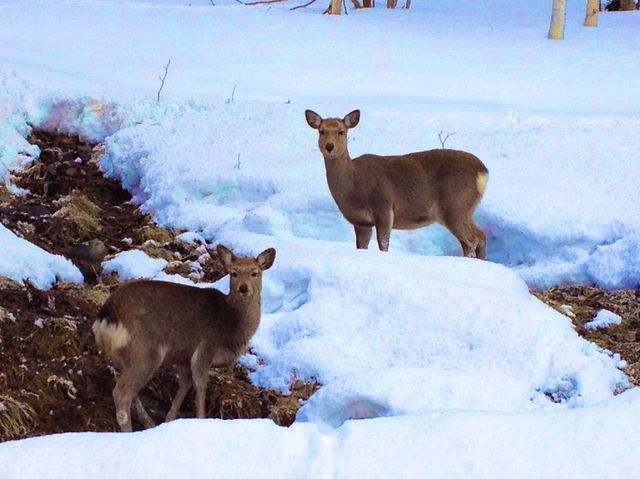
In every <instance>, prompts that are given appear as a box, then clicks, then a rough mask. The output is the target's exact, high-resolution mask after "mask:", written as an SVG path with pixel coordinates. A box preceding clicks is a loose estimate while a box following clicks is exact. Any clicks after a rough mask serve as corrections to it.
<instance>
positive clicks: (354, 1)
mask: <svg viewBox="0 0 640 479" xmlns="http://www.w3.org/2000/svg"><path fill="white" fill-rule="evenodd" d="M351 3H353V8H355V9H356V10H357V9H359V8H362V5H360V2H359V1H358V0H351Z"/></svg>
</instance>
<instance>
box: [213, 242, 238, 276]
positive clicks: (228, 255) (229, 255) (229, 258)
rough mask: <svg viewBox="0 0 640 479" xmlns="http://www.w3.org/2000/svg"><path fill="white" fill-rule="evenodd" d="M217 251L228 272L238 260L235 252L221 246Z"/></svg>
mask: <svg viewBox="0 0 640 479" xmlns="http://www.w3.org/2000/svg"><path fill="white" fill-rule="evenodd" d="M216 251H217V252H218V256H220V259H221V260H222V263H223V264H224V267H225V268H226V269H227V270H228V269H229V266H231V263H233V261H234V260H235V259H236V255H235V254H233V252H232V251H231V250H230V249H229V248H227V247H226V246H223V245H221V244H219V245H218V247H217V248H216Z"/></svg>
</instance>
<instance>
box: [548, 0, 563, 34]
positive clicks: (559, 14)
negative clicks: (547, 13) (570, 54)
mask: <svg viewBox="0 0 640 479" xmlns="http://www.w3.org/2000/svg"><path fill="white" fill-rule="evenodd" d="M566 13H567V0H553V7H552V10H551V26H550V27H549V35H548V38H549V39H550V40H562V39H563V38H564V23H565V17H566Z"/></svg>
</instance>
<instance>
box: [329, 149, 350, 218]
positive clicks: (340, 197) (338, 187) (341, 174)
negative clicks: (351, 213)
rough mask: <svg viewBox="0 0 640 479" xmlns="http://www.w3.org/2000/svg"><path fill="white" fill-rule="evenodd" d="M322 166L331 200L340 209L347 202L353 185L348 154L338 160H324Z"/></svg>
mask: <svg viewBox="0 0 640 479" xmlns="http://www.w3.org/2000/svg"><path fill="white" fill-rule="evenodd" d="M324 166H325V168H326V171H327V183H328V184H329V191H331V195H332V196H333V199H334V200H335V201H336V203H337V204H338V207H340V208H341V209H342V207H343V205H345V204H346V203H347V202H348V198H349V196H350V195H351V193H352V191H353V189H354V184H355V170H354V167H353V163H352V162H351V157H350V156H349V152H348V151H346V152H345V154H344V155H342V156H341V157H339V158H333V159H329V158H326V157H325V159H324Z"/></svg>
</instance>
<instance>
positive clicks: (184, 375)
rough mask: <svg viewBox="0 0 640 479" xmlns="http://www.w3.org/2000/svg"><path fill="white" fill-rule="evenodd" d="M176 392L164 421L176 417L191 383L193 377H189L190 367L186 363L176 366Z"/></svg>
mask: <svg viewBox="0 0 640 479" xmlns="http://www.w3.org/2000/svg"><path fill="white" fill-rule="evenodd" d="M178 384H179V387H178V392H177V393H176V397H175V398H173V401H172V402H171V409H169V412H168V413H167V417H166V418H165V422H169V421H173V420H174V419H175V418H176V417H178V413H179V412H180V406H182V403H183V402H184V398H185V397H186V396H187V393H188V392H189V389H191V386H192V385H193V379H192V378H191V368H190V367H189V365H188V364H181V365H179V366H178Z"/></svg>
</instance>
